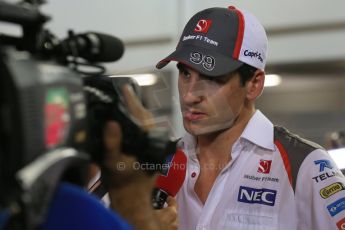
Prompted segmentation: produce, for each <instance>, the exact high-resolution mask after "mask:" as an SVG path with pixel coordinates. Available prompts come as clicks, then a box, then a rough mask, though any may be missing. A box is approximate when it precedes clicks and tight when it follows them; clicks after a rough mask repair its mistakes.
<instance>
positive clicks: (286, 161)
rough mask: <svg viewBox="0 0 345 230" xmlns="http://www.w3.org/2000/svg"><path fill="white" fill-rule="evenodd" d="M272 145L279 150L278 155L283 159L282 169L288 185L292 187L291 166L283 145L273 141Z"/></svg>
mask: <svg viewBox="0 0 345 230" xmlns="http://www.w3.org/2000/svg"><path fill="white" fill-rule="evenodd" d="M274 144H275V145H276V146H277V147H278V150H279V152H280V155H281V157H282V159H283V162H284V167H285V170H286V173H287V175H288V178H289V181H290V184H291V186H292V173H291V164H290V160H289V157H288V154H287V152H286V151H285V149H284V147H283V145H282V144H281V143H280V142H279V141H278V140H275V141H274Z"/></svg>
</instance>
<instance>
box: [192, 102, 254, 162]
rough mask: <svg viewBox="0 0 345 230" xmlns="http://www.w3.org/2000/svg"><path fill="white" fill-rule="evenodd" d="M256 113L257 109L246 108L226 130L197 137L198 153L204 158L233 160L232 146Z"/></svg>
mask: <svg viewBox="0 0 345 230" xmlns="http://www.w3.org/2000/svg"><path fill="white" fill-rule="evenodd" d="M254 113H255V109H254V108H253V109H244V111H243V113H242V114H241V115H240V116H239V117H238V119H237V120H236V121H235V122H234V124H233V125H232V126H231V127H230V128H228V129H225V130H222V131H219V132H214V133H211V134H206V135H200V136H198V137H197V153H198V154H200V155H199V156H201V157H203V158H204V159H206V160H207V159H210V160H219V161H221V162H224V160H227V161H229V160H231V156H229V155H230V154H229V153H231V148H232V146H233V144H234V143H235V141H236V140H237V139H238V138H239V137H240V135H241V134H242V132H243V130H244V129H245V127H246V126H247V124H248V122H249V120H250V119H251V117H252V116H253V114H254Z"/></svg>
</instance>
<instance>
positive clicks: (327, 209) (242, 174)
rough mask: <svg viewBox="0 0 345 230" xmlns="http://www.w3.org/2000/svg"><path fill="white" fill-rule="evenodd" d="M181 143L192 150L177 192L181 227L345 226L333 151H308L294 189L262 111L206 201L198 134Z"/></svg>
mask: <svg viewBox="0 0 345 230" xmlns="http://www.w3.org/2000/svg"><path fill="white" fill-rule="evenodd" d="M178 144H179V146H180V147H181V148H182V150H183V151H184V152H185V154H186V155H187V171H186V178H185V181H184V184H183V186H182V187H181V189H180V191H179V192H178V194H177V196H176V199H177V203H178V215H179V229H180V230H193V229H198V230H199V229H200V230H201V229H205V230H206V229H209V230H217V229H219V230H224V229H235V230H241V229H246V230H251V229H255V230H261V229H262V230H271V229H282V230H284V229H286V230H292V229H298V230H308V229H313V230H315V229H320V230H326V229H327V230H328V229H345V190H344V188H345V178H344V177H343V176H342V174H341V172H340V170H339V169H338V168H337V167H336V165H335V163H334V162H333V160H332V159H331V158H330V156H329V154H328V153H327V152H326V151H325V150H321V149H316V150H314V151H312V152H311V153H310V154H308V155H307V157H306V158H305V159H304V160H303V162H302V164H301V166H300V169H299V171H298V175H297V180H296V191H294V190H293V188H292V185H291V182H290V180H289V173H288V172H287V171H289V170H286V165H288V160H286V156H285V155H284V154H282V153H281V152H280V151H279V149H278V148H277V146H276V144H275V143H274V126H273V124H272V123H271V122H270V121H269V120H268V119H267V118H266V117H265V116H264V115H263V114H262V113H261V112H260V111H256V112H255V114H254V115H253V117H252V118H251V120H250V121H249V123H248V124H247V126H246V128H245V130H244V131H243V133H242V134H241V136H240V138H239V139H238V140H237V141H236V142H235V143H234V145H233V147H232V150H231V156H232V160H231V161H230V162H229V163H228V165H227V166H226V167H225V168H223V170H222V171H221V173H220V174H219V175H218V177H217V179H216V180H215V182H214V184H213V187H212V189H211V191H210V193H209V195H208V198H207V200H206V202H205V205H203V204H202V203H201V201H200V200H199V198H198V196H197V195H196V193H195V191H194V185H195V182H196V181H197V179H198V175H199V173H200V165H199V163H198V159H197V157H196V153H195V139H194V137H193V136H191V135H190V134H186V135H185V136H184V137H183V138H182V139H181V140H180V142H179V143H178ZM229 154H230V153H229ZM283 158H285V160H283Z"/></svg>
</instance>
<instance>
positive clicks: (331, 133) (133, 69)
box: [3, 0, 345, 148]
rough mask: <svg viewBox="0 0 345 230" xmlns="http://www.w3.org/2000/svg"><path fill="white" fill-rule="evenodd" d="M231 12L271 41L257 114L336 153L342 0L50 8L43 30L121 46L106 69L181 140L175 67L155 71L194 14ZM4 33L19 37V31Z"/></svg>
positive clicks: (76, 3)
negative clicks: (97, 35) (253, 20)
mask: <svg viewBox="0 0 345 230" xmlns="http://www.w3.org/2000/svg"><path fill="white" fill-rule="evenodd" d="M229 5H235V6H237V7H238V8H240V9H247V10H249V11H251V12H252V13H253V14H254V15H256V16H257V17H258V19H259V20H260V21H261V22H262V23H263V25H264V27H265V29H266V31H267V34H268V38H269V57H268V64H267V69H266V72H267V74H268V75H269V76H267V79H268V80H267V81H268V82H267V83H269V84H270V85H268V86H267V87H266V88H265V90H264V93H263V95H262V96H261V98H260V99H259V101H258V103H257V108H258V109H260V110H262V111H263V113H264V114H265V115H266V116H268V117H269V118H270V119H271V120H272V121H273V122H274V123H275V124H277V125H283V126H286V127H287V128H288V129H289V130H290V131H292V132H296V133H298V134H300V136H302V137H304V138H308V139H310V140H312V141H315V142H318V143H320V144H321V145H323V146H325V147H327V148H333V147H334V146H333V145H334V143H335V142H334V141H332V138H333V139H334V137H335V135H337V134H338V137H339V132H340V131H344V130H345V90H344V88H345V14H344V11H343V10H344V9H345V1H343V0H333V1H332V2H331V3H330V2H327V1H324V0H305V1H298V0H290V1H281V0H278V1H277V0H261V1H249V0H240V1H220V0H219V1H214V0H212V1H211V0H174V1H164V0H149V1H139V0H136V1H133V0H132V1H128V0H98V1H94V0H73V1H70V0H48V2H47V3H46V4H45V5H44V6H43V7H42V12H44V13H46V14H48V15H51V16H52V18H53V20H52V21H51V22H50V23H48V24H47V25H46V27H47V28H49V29H50V30H51V31H52V32H53V33H55V34H56V35H57V36H58V37H59V38H64V37H66V36H67V30H68V29H74V31H75V32H76V33H78V32H85V31H96V32H104V33H108V34H112V35H114V36H116V37H118V38H120V39H122V40H123V41H124V43H125V54H124V56H123V58H122V59H121V60H120V61H118V62H115V63H113V64H108V65H107V68H108V71H109V72H110V73H112V74H126V75H127V74H134V75H135V77H136V78H138V79H139V81H140V84H141V85H142V93H143V100H144V103H145V105H146V106H147V107H148V108H149V109H150V110H151V111H152V112H153V113H154V114H155V116H156V117H158V119H159V120H160V121H161V122H162V125H167V126H169V127H170V128H171V129H172V132H173V135H174V136H175V137H179V136H181V135H183V133H184V130H183V127H182V125H181V117H180V114H179V107H178V96H177V91H176V80H177V77H176V76H177V71H176V68H175V65H174V64H170V65H169V66H168V67H167V68H165V69H164V70H162V71H156V70H155V64H156V63H157V62H158V61H159V60H160V59H162V58H163V57H165V56H166V55H168V54H169V53H170V52H171V51H172V50H174V48H175V46H176V44H177V40H178V39H179V36H180V34H181V32H182V29H183V26H184V24H185V23H186V22H187V20H188V19H189V18H190V17H191V16H192V15H193V14H194V13H196V12H197V11H199V10H201V9H204V8H207V7H214V6H221V7H227V6H229ZM3 26H6V25H3ZM6 29H7V30H12V31H13V33H16V31H15V30H16V28H12V27H8V28H6ZM18 30H19V28H18ZM143 74H146V75H143ZM140 79H142V80H144V81H141V80H140Z"/></svg>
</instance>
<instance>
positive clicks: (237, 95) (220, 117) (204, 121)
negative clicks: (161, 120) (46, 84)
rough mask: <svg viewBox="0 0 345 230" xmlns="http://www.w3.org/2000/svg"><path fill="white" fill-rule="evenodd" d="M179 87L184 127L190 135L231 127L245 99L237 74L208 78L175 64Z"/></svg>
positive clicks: (244, 90) (244, 92) (244, 89)
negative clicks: (177, 70) (177, 71)
mask: <svg viewBox="0 0 345 230" xmlns="http://www.w3.org/2000/svg"><path fill="white" fill-rule="evenodd" d="M178 69H179V80H178V89H179V96H180V104H181V111H182V115H183V125H184V128H185V129H186V130H187V132H189V133H190V134H192V135H203V134H209V133H213V132H217V131H220V130H224V129H227V128H229V127H231V126H232V124H233V123H234V121H235V119H237V118H238V116H239V114H240V112H241V110H242V108H243V106H244V103H245V99H246V88H245V87H243V86H241V83H240V76H239V75H238V74H237V73H235V74H229V75H225V76H219V77H209V76H205V75H201V74H199V73H198V72H197V71H195V70H193V69H191V68H188V67H187V66H185V65H182V64H180V63H179V64H178Z"/></svg>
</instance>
